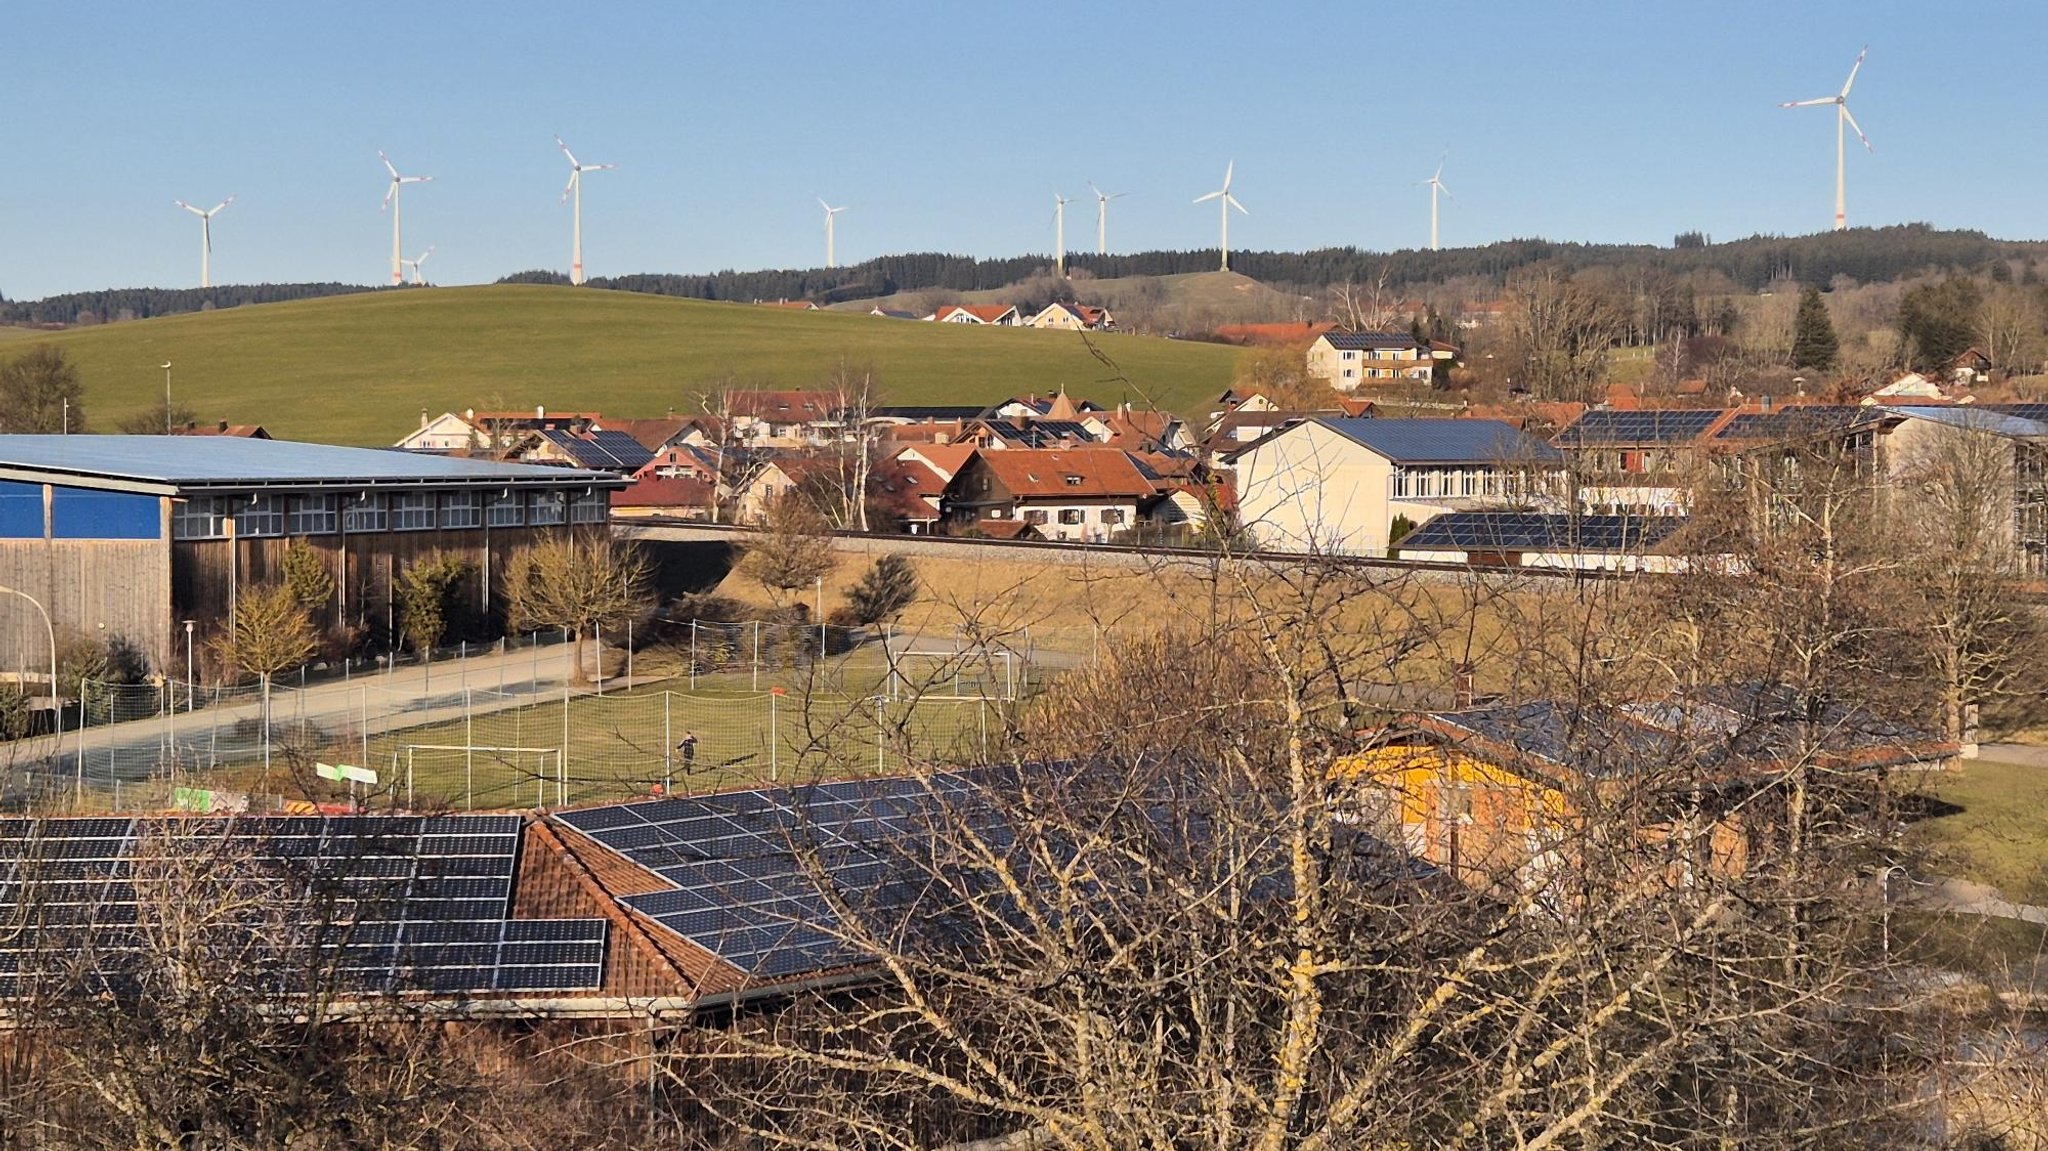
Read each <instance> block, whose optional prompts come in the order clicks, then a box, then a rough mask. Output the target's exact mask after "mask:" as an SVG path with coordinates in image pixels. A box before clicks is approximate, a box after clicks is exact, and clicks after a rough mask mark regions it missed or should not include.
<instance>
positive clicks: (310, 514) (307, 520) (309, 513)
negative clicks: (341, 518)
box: [291, 496, 334, 536]
mask: <svg viewBox="0 0 2048 1151" xmlns="http://www.w3.org/2000/svg"><path fill="white" fill-rule="evenodd" d="M333 531H334V497H333V496H298V497H295V498H294V499H293V500H292V514H291V534H293V535H295V536H324V535H330V534H332V533H333Z"/></svg>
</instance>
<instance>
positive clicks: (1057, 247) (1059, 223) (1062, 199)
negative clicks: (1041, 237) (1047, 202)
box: [1052, 192, 1074, 276]
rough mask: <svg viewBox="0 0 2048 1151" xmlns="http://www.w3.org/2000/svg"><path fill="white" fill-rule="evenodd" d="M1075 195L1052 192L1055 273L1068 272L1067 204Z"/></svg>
mask: <svg viewBox="0 0 2048 1151" xmlns="http://www.w3.org/2000/svg"><path fill="white" fill-rule="evenodd" d="M1073 202H1074V200H1073V197H1071V196H1062V195H1060V194H1059V193H1058V192H1054V193H1053V194H1052V250H1053V256H1052V270H1053V273H1054V274H1055V275H1060V276H1064V275H1066V274H1067V205H1068V204H1071V203H1073Z"/></svg>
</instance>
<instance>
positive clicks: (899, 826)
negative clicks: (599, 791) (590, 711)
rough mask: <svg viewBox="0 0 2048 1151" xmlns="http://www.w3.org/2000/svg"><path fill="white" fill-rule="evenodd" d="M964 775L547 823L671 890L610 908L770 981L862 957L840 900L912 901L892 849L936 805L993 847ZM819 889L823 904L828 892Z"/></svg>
mask: <svg viewBox="0 0 2048 1151" xmlns="http://www.w3.org/2000/svg"><path fill="white" fill-rule="evenodd" d="M971 791H972V784H970V782H969V781H968V779H967V778H966V777H965V776H960V775H942V776H938V777H935V778H934V779H932V780H930V781H920V780H915V779H878V780H856V781H850V782H845V783H831V784H819V785H816V786H811V787H801V788H789V789H772V790H762V791H741V792H726V793H721V794H718V795H709V796H703V797H699V798H691V799H666V800H658V801H654V802H641V803H627V804H616V805H612V806H609V807H598V808H587V809H584V810H581V811H565V812H560V813H557V814H555V815H554V816H552V817H551V818H553V819H555V820H556V821H558V822H560V823H562V824H565V825H567V826H569V827H571V828H573V829H575V830H576V831H578V832H581V833H582V834H583V835H586V836H588V837H589V838H591V839H593V840H595V841H596V842H598V843H599V844H602V845H603V846H605V847H607V848H609V849H611V850H612V851H615V852H617V853H618V854H620V855H623V856H625V857H626V858H627V859H630V860H632V861H633V862H634V863H637V864H639V865H640V866H641V867H643V868H646V869H647V870H648V871H651V872H653V873H654V874H655V875H658V876H660V877H661V878H662V879H663V880H665V881H667V882H668V883H669V884H671V885H672V887H671V889H670V890H667V891H657V892H653V893H649V894H644V895H627V896H623V897H621V898H620V902H621V903H624V904H625V905H626V906H628V907H630V908H632V909H633V910H634V911H636V912H639V913H640V914H642V915H645V916H647V917H648V918H649V919H651V920H653V921H654V922H656V923H659V924H660V925H661V926H662V927H664V928H666V929H667V930H669V931H672V932H674V933H675V934H677V935H679V936H681V937H682V938H684V939H686V940H688V941H689V942H691V943H693V944H695V945H697V946H698V947H701V948H703V949H704V950H706V951H708V952H710V953H712V954H713V955H716V956H718V957H719V958H720V959H722V960H724V961H725V962H727V963H729V964H731V965H733V966H734V967H736V968H738V969H739V970H741V971H743V972H746V973H747V974H749V975H750V976H753V977H755V978H759V979H780V978H787V977H789V976H792V975H801V974H806V973H814V972H819V971H824V970H828V969H831V968H835V967H845V966H849V965H852V964H856V963H861V962H864V961H866V960H868V959H870V958H872V956H871V954H870V953H869V952H868V951H867V950H866V949H865V948H863V947H862V946H860V944H859V942H858V941H857V940H855V939H852V938H849V925H847V924H844V923H842V922H841V921H840V918H839V915H838V913H837V911H836V909H835V908H834V906H833V900H834V899H837V900H840V901H843V902H845V903H848V904H851V905H856V906H860V907H863V908H869V909H873V908H878V907H884V906H887V905H889V904H891V903H893V902H899V901H902V900H907V899H908V898H910V896H909V895H908V894H906V893H905V892H903V891H902V890H900V885H901V884H903V883H904V882H906V881H913V882H914V876H913V875H911V874H910V873H912V872H914V871H915V869H914V868H910V867H907V866H905V860H904V858H903V856H902V855H900V854H899V852H900V850H901V848H902V845H904V844H905V843H906V842H911V841H914V840H915V839H916V838H917V837H918V835H919V833H920V831H921V829H925V828H929V827H931V826H932V825H933V820H934V819H935V817H936V816H938V815H939V813H940V812H941V811H947V812H949V813H950V814H949V818H950V819H955V820H957V819H960V818H962V816H963V815H964V816H965V818H966V819H967V820H968V821H969V822H970V823H971V824H972V825H973V826H975V827H976V828H977V829H978V830H979V831H980V832H981V833H982V834H983V835H984V836H986V837H988V838H989V839H990V840H992V841H994V842H996V843H997V844H998V845H1001V844H1004V843H1007V841H1008V839H1009V835H1008V833H1007V831H1006V830H1005V829H1004V828H1003V826H1002V824H1001V822H1000V820H998V819H996V818H994V817H993V816H992V815H991V814H990V813H988V812H986V811H981V812H980V813H979V814H978V815H977V814H975V809H976V805H975V804H973V803H972V802H971V800H970V798H969V797H970V793H971ZM828 892H829V893H830V896H831V897H830V898H828V895H827V893H828Z"/></svg>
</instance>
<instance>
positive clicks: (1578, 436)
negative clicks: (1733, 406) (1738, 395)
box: [1550, 408, 1722, 448]
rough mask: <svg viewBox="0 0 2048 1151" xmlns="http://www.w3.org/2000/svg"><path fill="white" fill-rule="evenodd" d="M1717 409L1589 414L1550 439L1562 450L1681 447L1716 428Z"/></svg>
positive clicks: (1594, 412)
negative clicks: (1658, 445)
mask: <svg viewBox="0 0 2048 1151" xmlns="http://www.w3.org/2000/svg"><path fill="white" fill-rule="evenodd" d="M1721 416H1722V412H1721V411H1720V409H1718V408H1704V409H1698V410H1690V409H1688V410H1678V411H1637V412H1624V411H1607V410H1597V411H1590V412H1587V413H1585V414H1584V415H1582V416H1580V417H1579V418H1578V419H1576V420H1574V421H1572V422H1571V424H1570V425H1569V426H1567V427H1566V428H1565V429H1564V430H1563V431H1561V432H1559V433H1557V435H1555V436H1553V437H1552V438H1551V441H1550V442H1551V443H1553V444H1556V445H1557V446H1558V447H1561V448H1579V447H1595V446H1598V447H1615V446H1630V447H1633V446H1635V445H1638V444H1682V443H1688V442H1690V441H1692V440H1696V439H1698V438H1700V436H1702V435H1704V434H1706V431H1707V429H1708V428H1711V427H1713V426H1714V422H1715V421H1716V420H1719V419H1720V418H1721Z"/></svg>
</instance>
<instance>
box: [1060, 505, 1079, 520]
mask: <svg viewBox="0 0 2048 1151" xmlns="http://www.w3.org/2000/svg"><path fill="white" fill-rule="evenodd" d="M1082 515H1083V513H1082V511H1081V509H1080V508H1061V509H1060V522H1061V523H1063V524H1077V523H1080V522H1081V519H1082Z"/></svg>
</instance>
